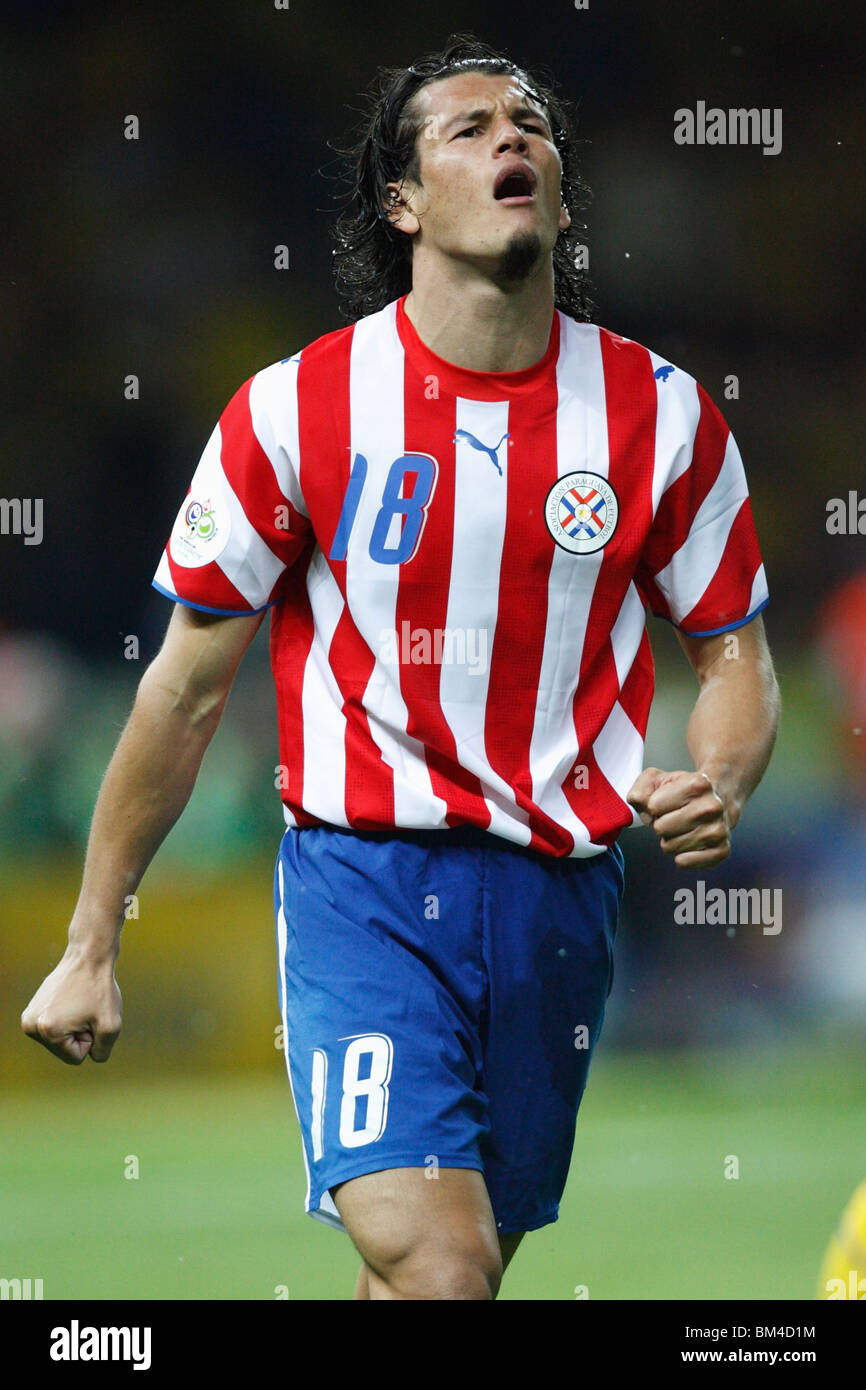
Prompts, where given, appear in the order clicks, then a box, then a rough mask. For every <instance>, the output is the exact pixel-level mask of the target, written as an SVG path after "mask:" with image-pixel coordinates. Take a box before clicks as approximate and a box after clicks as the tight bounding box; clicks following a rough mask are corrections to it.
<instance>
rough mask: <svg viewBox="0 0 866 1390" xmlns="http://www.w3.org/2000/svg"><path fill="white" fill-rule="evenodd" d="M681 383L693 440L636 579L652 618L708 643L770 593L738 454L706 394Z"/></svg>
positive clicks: (680, 456)
mask: <svg viewBox="0 0 866 1390" xmlns="http://www.w3.org/2000/svg"><path fill="white" fill-rule="evenodd" d="M683 376H685V374H683ZM681 379H682V378H681ZM687 380H688V381H689V382H690V383H691V389H692V391H694V390H696V391H697V404H698V407H699V413H698V419H697V426H696V428H694V438H693V440H690V439H684V440H682V441H680V447H679V449H678V451H677V452H676V455H675V457H676V459H677V460H678V462H677V464H676V466H674V467H672V469H671V474H672V481H670V482H669V483H668V485H667V486H666V487H665V489H664V491H663V492H662V495H661V497H660V499H659V504H658V507H657V509H656V514H655V517H654V519H653V523H652V526H651V528H650V532H649V536H648V538H647V542H646V545H645V547H644V551H643V554H642V555H641V560H640V564H639V566H638V571H637V574H636V577H635V578H636V583H637V587H638V589H639V591H640V593H641V595H642V597H643V599H644V602H645V603H646V605H647V606H648V607H649V608H650V609H651V610H652V612H653V613H655V614H657V615H658V616H659V617H662V618H667V619H668V620H669V621H670V622H672V623H673V624H674V625H675V626H676V627H678V628H680V630H681V631H682V632H684V633H685V634H687V635H688V636H691V637H711V636H714V635H715V634H716V633H719V632H726V631H729V630H730V629H731V628H736V627H742V626H743V624H744V623H747V622H749V621H750V620H751V619H752V618H754V617H755V616H756V614H758V613H759V612H760V611H761V609H762V608H764V607H766V605H767V603H768V602H769V594H768V591H767V580H766V575H765V572H764V566H763V563H762V561H761V553H760V549H759V546H758V538H757V535H756V532H755V525H754V521H753V518H752V508H751V503H750V501H749V492H748V487H747V485H746V474H745V470H744V468H743V461H742V459H741V457H740V451H739V449H738V448H737V444H736V441H735V440H734V437H733V435H732V434H731V431H730V429H729V427H728V425H727V423H726V422H725V420H724V418H723V417H722V414H721V412H720V411H719V410H718V408H717V407H716V406H715V405H714V404H713V402H712V401H711V400H710V398H709V396H708V395H707V393H706V391H704V389H703V388H702V387H701V386H698V385H697V383H695V382H694V381H693V380H692V379H691V378H687ZM683 418H684V420H685V418H686V415H685V413H684V416H683ZM683 460H688V462H687V466H685V467H683V466H682V461H683Z"/></svg>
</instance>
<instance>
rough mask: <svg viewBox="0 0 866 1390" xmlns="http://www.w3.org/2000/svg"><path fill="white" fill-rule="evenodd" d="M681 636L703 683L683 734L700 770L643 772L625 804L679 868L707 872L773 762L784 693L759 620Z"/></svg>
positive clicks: (724, 851)
mask: <svg viewBox="0 0 866 1390" xmlns="http://www.w3.org/2000/svg"><path fill="white" fill-rule="evenodd" d="M677 636H678V637H679V640H680V645H681V646H682V648H683V650H684V651H685V653H686V655H687V657H688V658H689V661H690V662H691V664H692V667H693V668H694V671H695V673H696V675H697V677H698V680H699V682H700V693H699V695H698V698H697V701H696V703H695V707H694V709H693V710H692V713H691V717H690V719H689V723H688V728H687V730H686V742H687V744H688V749H689V753H690V754H691V756H692V758H693V760H694V764H695V771H694V772H662V771H661V770H660V769H659V768H654V767H650V768H646V769H645V770H644V771H643V772H642V773H641V775H640V777H638V779H637V781H636V782H635V784H634V786H633V787H632V789H631V791H630V792H629V796H628V800H629V802H630V804H631V805H632V806H634V807H635V809H636V810H638V811H639V812H640V813H641V818H642V819H643V820H644V821H645V822H646V823H647V824H650V823H651V824H652V826H653V829H654V830H655V832H656V834H657V835H658V836H659V839H660V841H661V846H662V849H663V850H664V851H665V853H666V854H672V855H674V856H675V860H674V862H675V863H676V864H678V865H679V866H680V867H681V868H694V869H705V868H711V867H713V866H714V865H716V864H719V863H721V862H722V860H723V859H726V858H727V857H728V855H729V854H730V852H731V840H730V833H731V830H732V829H733V828H734V826H735V825H736V824H737V822H738V820H739V819H740V815H741V814H742V810H743V806H744V805H745V803H746V801H747V799H748V797H749V796H751V794H752V792H753V791H754V790H755V787H756V786H757V785H758V783H759V782H760V780H761V778H762V776H763V775H764V771H765V770H766V767H767V764H768V762H769V761H770V754H771V753H772V751H773V744H774V743H775V740H776V730H777V728H778V723H779V706H780V699H779V688H778V685H777V684H776V677H775V674H774V671H773V663H772V659H771V657H770V653H769V650H768V647H767V639H766V636H765V633H764V624H763V620H762V619H761V618H760V616H759V617H757V618H753V619H752V621H751V622H750V623H746V625H745V626H744V627H741V628H739V629H738V630H737V631H735V632H733V633H719V635H718V636H716V637H687V636H685V635H684V634H683V633H679V632H678V633H677ZM732 638H736V642H733V641H731V639H732Z"/></svg>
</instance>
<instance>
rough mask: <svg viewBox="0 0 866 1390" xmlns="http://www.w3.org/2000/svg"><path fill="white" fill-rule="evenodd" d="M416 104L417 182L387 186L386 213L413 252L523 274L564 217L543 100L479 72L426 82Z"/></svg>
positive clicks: (513, 82)
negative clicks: (391, 197) (540, 102)
mask: <svg viewBox="0 0 866 1390" xmlns="http://www.w3.org/2000/svg"><path fill="white" fill-rule="evenodd" d="M414 104H415V105H414V109H415V111H416V113H417V116H418V119H419V121H420V124H421V131H420V134H419V136H418V141H417V147H416V148H417V151H418V158H419V163H420V183H419V184H416V183H413V182H412V181H411V180H408V179H407V180H404V181H403V182H402V183H391V184H389V185H388V191H389V195H390V194H395V195H396V198H395V199H394V201H393V202H391V203H390V204H389V205H388V212H389V216H390V217H391V219H392V221H393V222H394V223H395V225H397V226H398V227H400V229H401V230H402V231H404V232H406V233H407V235H410V236H413V237H415V238H416V240H415V243H414V255H415V256H417V255H418V253H419V251H420V250H421V249H422V248H423V253H424V254H425V255H439V256H445V257H452V258H456V259H460V260H466V261H470V262H473V263H475V264H477V265H478V266H479V268H482V269H488V270H489V271H490V272H491V273H493V274H496V273H497V271H500V272H503V273H504V274H505V276H506V278H511V277H510V275H509V270H510V271H516V274H515V275H514V277H513V278H521V274H522V273H524V272H526V271H527V270H528V269H531V267H532V265H533V264H536V263H538V260H539V258H540V257H542V256H546V255H549V254H550V252H551V251H552V249H553V246H554V243H555V241H556V238H557V236H558V234H559V232H560V230H561V229H564V228H566V227H568V226H569V224H570V221H571V219H570V217H569V214H568V212H567V211H566V209H565V208H564V207H562V203H561V196H560V185H561V179H562V164H561V161H560V158H559V152H558V150H557V148H556V145H555V144H554V140H553V132H552V130H551V128H550V125H549V122H548V118H547V116H546V115H545V113H544V110H543V108H542V107H540V106H539V105H538V103H537V102H536V101H535V100H534V99H533V98H532V97H531V96H530V95H529V94H528V93H527V91H526V90H525V89H524V88H523V87H522V86H521V85H520V83H519V81H518V80H517V79H516V78H515V77H513V76H492V75H488V74H486V73H481V72H467V73H463V74H461V75H459V76H456V77H446V78H441V79H440V80H439V81H437V82H431V83H428V85H427V86H426V87H422V88H421V90H420V91H419V92H417V93H416V95H415V98H414ZM521 266H522V267H523V271H521V270H520V269H519V267H521Z"/></svg>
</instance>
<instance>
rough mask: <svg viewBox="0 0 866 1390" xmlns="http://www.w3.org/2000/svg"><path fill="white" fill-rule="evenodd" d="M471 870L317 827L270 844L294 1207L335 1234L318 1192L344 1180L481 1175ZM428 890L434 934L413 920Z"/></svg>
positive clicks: (336, 1219) (479, 984)
mask: <svg viewBox="0 0 866 1390" xmlns="http://www.w3.org/2000/svg"><path fill="white" fill-rule="evenodd" d="M468 853H469V851H464V856H466V855H468ZM471 867H472V861H471V858H470V859H469V860H468V861H467V863H466V864H465V865H462V861H461V863H457V862H455V861H454V860H453V859H452V858H451V857H449V858H448V860H447V862H443V863H441V864H439V865H438V866H436V868H435V869H434V866H433V865H431V864H430V863H429V862H428V859H427V857H426V854H425V851H424V850H423V849H422V848H421V847H419V846H417V845H412V844H410V845H406V844H402V843H399V844H398V843H392V842H388V843H375V842H374V843H369V842H362V841H360V840H356V839H355V837H353V836H351V835H343V834H340V835H332V834H331V833H330V832H322V833H321V834H320V833H319V832H318V831H302V832H300V834H298V832H293V833H290V834H289V835H288V836H287V838H286V840H285V842H284V846H283V848H282V850H281V854H280V858H279V861H278V864H277V876H276V878H277V884H276V887H277V894H276V907H277V935H278V943H279V964H280V996H281V1006H282V1011H283V1021H284V1041H285V1048H286V1059H287V1064H288V1068H289V1076H290V1079H291V1082H292V1090H293V1094H294V1098H295V1104H296V1108H297V1112H298V1118H299V1121H300V1125H301V1132H302V1139H303V1145H304V1151H305V1157H306V1161H307V1169H308V1176H309V1191H308V1194H307V1202H306V1206H307V1210H308V1211H309V1212H311V1213H312V1214H314V1215H316V1216H318V1217H320V1219H323V1220H328V1221H329V1222H330V1223H331V1224H337V1225H339V1224H341V1217H340V1213H339V1211H338V1209H336V1208H335V1207H334V1203H333V1199H332V1197H331V1195H330V1194H331V1190H332V1189H334V1188H336V1187H337V1186H338V1185H339V1184H341V1183H344V1182H347V1181H348V1180H349V1179H355V1178H359V1177H361V1176H362V1175H367V1174H375V1173H379V1172H383V1171H385V1170H393V1169H408V1168H416V1169H418V1170H419V1171H420V1177H421V1179H422V1181H426V1182H427V1183H428V1188H429V1189H430V1190H433V1191H438V1190H439V1188H438V1187H437V1184H436V1183H435V1182H433V1183H430V1181H429V1179H425V1173H430V1174H433V1175H437V1174H439V1175H441V1174H444V1173H445V1170H450V1169H475V1170H477V1171H479V1172H480V1170H481V1169H482V1166H483V1165H482V1161H481V1157H480V1151H479V1144H480V1139H481V1136H482V1135H483V1133H484V1132H485V1131H486V1128H487V1114H486V1110H487V1106H486V1098H485V1097H484V1096H483V1095H482V1094H480V1093H479V1092H478V1090H477V1088H476V1078H477V1074H478V1071H479V1068H480V1065H481V1055H480V1041H479V1037H478V1026H477V1012H478V1010H479V1009H480V1007H481V1001H482V997H483V986H484V970H483V962H482V959H481V942H480V930H478V931H475V930H474V929H473V928H472V927H471V923H470V926H469V929H468V930H464V922H465V919H466V915H467V910H468V909H469V908H471V899H472V877H471V872H470V871H471ZM431 888H432V889H434V890H436V892H437V894H438V902H439V903H440V905H441V908H442V911H443V915H445V914H446V913H447V914H448V915H447V930H445V929H443V928H442V926H441V925H440V924H439V923H438V922H436V921H435V920H434V921H433V923H432V925H431V921H430V920H429V919H428V918H426V917H425V904H426V901H427V898H428V896H429V892H430V890H431ZM461 913H462V916H461ZM473 943H474V944H473ZM448 1184H450V1179H448V1178H443V1179H442V1185H443V1187H444V1186H445V1185H448ZM423 1190H424V1188H423V1187H422V1189H421V1191H423ZM449 1191H450V1186H449Z"/></svg>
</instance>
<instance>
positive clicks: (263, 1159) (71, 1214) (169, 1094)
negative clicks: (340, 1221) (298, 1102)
mask: <svg viewBox="0 0 866 1390" xmlns="http://www.w3.org/2000/svg"><path fill="white" fill-rule="evenodd" d="M48 1065H55V1064H54V1062H53V1060H52V1061H49V1059H47V1058H46V1066H48ZM56 1065H57V1066H59V1065H60V1064H59V1063H57V1064H56ZM88 1065H89V1064H88ZM110 1065H111V1064H109V1068H110ZM94 1070H95V1069H94ZM61 1082H62V1083H63V1084H61ZM67 1083H68V1084H67ZM82 1083H83V1084H82ZM2 1109H3V1123H2V1131H3V1139H2V1140H0V1276H2V1277H5V1278H15V1277H18V1278H28V1277H29V1278H31V1279H37V1278H41V1279H42V1280H43V1289H44V1297H45V1298H46V1299H51V1298H75V1299H86V1298H97V1299H103V1298H145V1299H147V1298H157V1299H192V1298H213V1299H224V1298H243V1299H273V1298H274V1297H275V1296H276V1293H275V1291H276V1290H277V1289H278V1288H281V1287H282V1288H285V1289H286V1290H287V1291H288V1296H289V1298H291V1299H292V1300H301V1299H331V1298H348V1297H350V1296H351V1292H352V1289H353V1286H354V1278H355V1273H356V1270H357V1266H358V1260H357V1256H356V1255H355V1254H354V1251H353V1250H352V1247H351V1246H350V1244H349V1241H348V1239H347V1238H346V1237H345V1236H343V1235H341V1234H340V1233H338V1232H336V1231H333V1230H330V1229H327V1228H325V1227H323V1226H321V1225H320V1224H319V1223H317V1222H313V1221H312V1220H311V1219H310V1218H309V1217H307V1216H305V1215H304V1214H303V1211H302V1203H303V1195H304V1191H305V1179H304V1171H303V1163H302V1160H301V1156H300V1147H299V1142H298V1136H297V1128H296V1123H295V1120H294V1114H293V1112H292V1110H291V1102H290V1097H289V1093H288V1086H287V1083H286V1081H285V1079H284V1078H281V1077H279V1076H278V1075H275V1076H274V1077H273V1078H272V1079H269V1078H266V1079H263V1078H262V1077H261V1076H260V1075H258V1076H252V1077H250V1079H248V1080H244V1079H242V1078H238V1077H232V1078H231V1079H227V1080H223V1079H218V1080H214V1081H210V1080H207V1081H205V1082H200V1081H199V1080H197V1079H195V1080H192V1079H191V1080H178V1079H177V1078H176V1077H171V1078H166V1079H165V1080H164V1081H162V1080H159V1079H156V1078H151V1079H149V1080H148V1081H147V1082H142V1083H141V1084H140V1085H137V1086H136V1087H135V1088H134V1089H130V1088H129V1084H128V1081H125V1082H124V1086H123V1088H121V1087H120V1086H119V1085H118V1083H117V1081H116V1080H112V1078H111V1074H110V1070H109V1069H108V1068H106V1069H104V1070H103V1069H100V1071H99V1080H98V1083H97V1080H96V1077H95V1076H93V1077H90V1078H86V1077H85V1076H84V1074H83V1071H82V1072H75V1073H66V1074H64V1075H63V1076H62V1077H55V1078H53V1079H52V1084H51V1089H50V1091H46V1092H45V1093H44V1094H39V1093H37V1094H32V1093H31V1094H29V1095H23V1094H22V1095H16V1094H15V1093H12V1094H11V1095H10V1093H8V1092H7V1095H6V1098H5V1099H4V1102H3V1107H2ZM732 1158H734V1159H736V1161H737V1165H738V1168H739V1177H737V1178H733V1177H728V1178H726V1177H725V1172H726V1169H727V1171H729V1172H732V1171H733V1170H734V1167H735V1165H734V1164H733V1163H732V1162H731V1160H732ZM136 1162H137V1171H138V1177H137V1178H135V1177H132V1176H130V1177H127V1176H125V1173H127V1172H129V1173H133V1172H134V1171H135V1170H136ZM864 1175H866V1099H864V1096H863V1087H862V1062H861V1061H860V1060H859V1059H858V1057H857V1056H856V1055H853V1054H849V1053H844V1052H839V1051H836V1050H834V1051H829V1050H827V1049H824V1050H821V1049H819V1048H817V1047H812V1048H810V1049H809V1050H808V1052H806V1051H805V1050H802V1051H797V1052H796V1053H792V1051H790V1050H784V1051H780V1052H777V1053H767V1052H766V1051H764V1050H763V1049H762V1050H761V1051H760V1052H758V1051H757V1050H754V1051H750V1052H749V1053H740V1054H735V1055H734V1056H733V1057H722V1056H721V1055H720V1054H687V1055H685V1056H683V1055H674V1056H670V1057H665V1056H662V1055H660V1054H655V1055H651V1056H650V1057H636V1056H633V1055H628V1056H626V1055H615V1054H610V1055H607V1056H602V1055H599V1057H598V1058H597V1060H596V1063H595V1065H594V1069H593V1072H592V1073H591V1077H590V1083H589V1088H588V1090H587V1094H586V1097H585V1099H584V1104H583V1108H582V1110H581V1119H580V1124H579V1127H578V1140H577V1145H576V1148H575V1157H574V1163H573V1166H572V1172H571V1177H570V1179H569V1185H568V1188H567V1190H566V1195H565V1199H564V1201H563V1206H562V1212H561V1216H560V1220H559V1222H558V1223H556V1224H555V1225H553V1226H549V1227H547V1228H546V1229H544V1230H543V1231H540V1232H536V1233H534V1234H532V1235H530V1236H528V1237H527V1238H526V1240H525V1242H524V1246H523V1248H522V1250H521V1251H520V1252H519V1254H518V1256H517V1258H516V1260H515V1262H514V1264H513V1265H512V1267H511V1269H510V1271H509V1272H508V1274H507V1275H506V1279H505V1283H504V1285H503V1289H502V1293H501V1295H500V1297H501V1298H505V1299H509V1298H512V1299H574V1297H575V1290H576V1289H577V1288H578V1287H579V1286H586V1287H587V1288H588V1293H589V1298H590V1300H593V1299H610V1298H616V1299H647V1298H649V1299H674V1298H723V1299H724V1298H754V1299H786V1298H804V1297H805V1298H811V1297H814V1294H815V1285H816V1279H817V1272H818V1266H819V1263H820V1259H821V1256H822V1253H823V1250H824V1247H825V1245H826V1243H827V1240H828V1238H829V1236H830V1233H831V1231H832V1230H833V1228H834V1226H835V1224H836V1221H837V1218H838V1215H839V1212H840V1211H841V1209H842V1207H843V1206H844V1203H845V1201H846V1200H847V1198H848V1196H849V1195H850V1192H851V1191H852V1189H853V1188H854V1186H855V1185H856V1184H857V1183H858V1182H859V1181H860V1180H861V1179H862V1178H863V1177H864Z"/></svg>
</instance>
